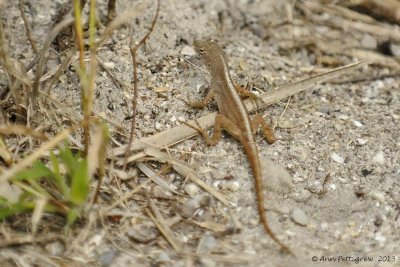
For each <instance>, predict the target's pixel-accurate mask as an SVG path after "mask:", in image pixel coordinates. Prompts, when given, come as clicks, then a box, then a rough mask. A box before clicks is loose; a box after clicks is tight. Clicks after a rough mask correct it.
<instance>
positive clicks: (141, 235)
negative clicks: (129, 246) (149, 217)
mask: <svg viewBox="0 0 400 267" xmlns="http://www.w3.org/2000/svg"><path fill="white" fill-rule="evenodd" d="M158 234H159V232H158V230H157V228H155V227H154V225H151V224H150V223H143V224H136V225H134V226H133V228H132V229H129V230H128V231H127V232H126V235H127V236H128V237H129V238H131V239H132V240H133V241H136V242H139V243H148V242H150V241H152V240H154V239H155V238H157V236H158Z"/></svg>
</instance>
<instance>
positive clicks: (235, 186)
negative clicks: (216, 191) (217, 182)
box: [227, 181, 240, 192]
mask: <svg viewBox="0 0 400 267" xmlns="http://www.w3.org/2000/svg"><path fill="white" fill-rule="evenodd" d="M227 188H228V189H229V190H230V191H232V192H237V191H238V190H239V188H240V183H239V182H238V181H232V182H230V183H228V185H227Z"/></svg>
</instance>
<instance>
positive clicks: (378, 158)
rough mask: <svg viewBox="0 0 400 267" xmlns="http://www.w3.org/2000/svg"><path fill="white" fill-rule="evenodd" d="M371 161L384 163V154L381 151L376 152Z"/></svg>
mask: <svg viewBox="0 0 400 267" xmlns="http://www.w3.org/2000/svg"><path fill="white" fill-rule="evenodd" d="M372 161H374V162H376V163H378V164H381V165H383V164H385V155H384V154H383V151H379V152H378V153H376V154H375V156H374V158H373V159H372Z"/></svg>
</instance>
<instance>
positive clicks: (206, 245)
mask: <svg viewBox="0 0 400 267" xmlns="http://www.w3.org/2000/svg"><path fill="white" fill-rule="evenodd" d="M216 246H217V240H216V239H215V237H214V236H212V235H211V234H205V235H204V236H203V237H202V238H201V239H200V242H199V245H198V246H197V250H196V252H197V253H209V252H210V251H212V250H213V248H215V247H216Z"/></svg>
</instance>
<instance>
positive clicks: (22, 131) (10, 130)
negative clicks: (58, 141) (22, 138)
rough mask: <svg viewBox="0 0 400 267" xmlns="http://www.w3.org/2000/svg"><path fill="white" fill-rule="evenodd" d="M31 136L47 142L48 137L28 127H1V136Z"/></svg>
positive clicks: (14, 125)
mask: <svg viewBox="0 0 400 267" xmlns="http://www.w3.org/2000/svg"><path fill="white" fill-rule="evenodd" d="M13 134H17V135H29V136H32V137H35V138H37V139H40V140H47V137H46V136H45V135H44V134H43V133H41V132H38V131H35V130H32V129H31V128H29V127H26V126H24V125H16V124H12V125H7V126H0V135H13Z"/></svg>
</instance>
